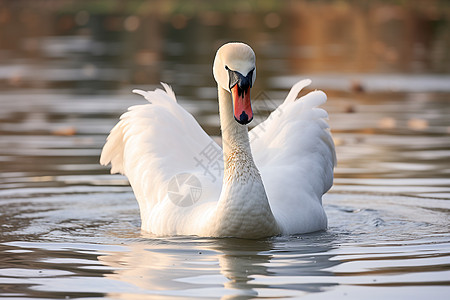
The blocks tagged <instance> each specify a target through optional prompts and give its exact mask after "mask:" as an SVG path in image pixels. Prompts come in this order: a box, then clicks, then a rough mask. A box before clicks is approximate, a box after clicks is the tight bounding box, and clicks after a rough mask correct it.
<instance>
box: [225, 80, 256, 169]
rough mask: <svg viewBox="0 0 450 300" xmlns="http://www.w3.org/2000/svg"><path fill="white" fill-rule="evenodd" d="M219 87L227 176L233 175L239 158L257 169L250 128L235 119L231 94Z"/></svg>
mask: <svg viewBox="0 0 450 300" xmlns="http://www.w3.org/2000/svg"><path fill="white" fill-rule="evenodd" d="M218 89H219V91H218V92H219V113H220V127H221V131H222V145H223V160H224V163H225V177H226V176H227V175H231V174H229V171H232V170H231V169H234V168H233V165H234V163H235V162H237V161H239V160H245V161H246V165H247V166H248V167H254V169H255V170H257V169H256V165H255V163H254V161H253V156H252V153H251V149H250V140H249V137H248V128H247V126H246V125H241V124H239V123H238V122H236V120H235V119H234V114H233V103H232V99H231V94H230V93H229V92H228V91H226V90H224V89H223V88H221V87H219V88H218ZM227 171H228V172H227Z"/></svg>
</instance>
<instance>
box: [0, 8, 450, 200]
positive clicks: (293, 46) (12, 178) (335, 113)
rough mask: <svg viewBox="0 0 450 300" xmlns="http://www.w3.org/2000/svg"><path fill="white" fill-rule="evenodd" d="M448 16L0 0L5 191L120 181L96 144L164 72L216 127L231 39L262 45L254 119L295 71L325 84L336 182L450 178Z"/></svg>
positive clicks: (0, 164)
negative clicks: (219, 75)
mask: <svg viewBox="0 0 450 300" xmlns="http://www.w3.org/2000/svg"><path fill="white" fill-rule="evenodd" d="M449 20H450V3H449V2H448V1H444V0H441V1H439V0H426V1H425V0H424V1H420V0H416V1H401V0H384V1H382V0H374V1H351V0H335V1H332V0H327V1H325V0H323V1H306V0H305V1H294V0H293V1H275V0H263V1H256V0H247V1H244V0H239V1H234V0H233V1H200V0H197V1H181V0H150V1H142V0H127V1H125V0H89V1H83V0H14V1H9V0H0V91H1V92H0V106H1V109H0V169H1V171H2V172H1V173H2V174H1V175H0V189H11V188H28V187H42V186H45V187H60V186H72V185H75V186H78V185H87V186H92V185H101V184H106V185H110V184H113V185H114V184H119V185H126V181H125V180H123V179H117V180H118V181H113V179H110V178H115V177H101V175H105V176H108V175H106V174H107V173H108V169H107V168H104V167H101V166H99V165H98V157H99V154H100V150H101V147H102V146H103V143H104V141H105V138H106V135H107V134H108V132H109V130H110V129H111V128H112V126H113V125H114V124H115V123H116V122H117V120H118V117H119V116H120V114H121V113H122V112H124V111H125V110H126V108H127V107H129V106H131V105H133V104H140V103H144V102H143V100H142V99H141V97H140V96H136V95H133V94H131V90H132V89H134V88H142V89H154V88H156V87H158V86H159V82H160V81H163V82H167V83H169V84H170V85H172V87H173V89H174V90H175V93H176V94H177V97H178V99H180V103H181V104H182V105H183V106H184V107H185V108H186V109H188V110H189V111H190V112H191V113H193V115H194V116H195V117H196V118H197V120H198V121H199V122H200V124H201V125H202V126H203V127H204V128H205V130H206V131H207V132H208V133H209V134H211V135H213V136H216V137H218V136H220V129H219V117H218V108H217V100H216V99H217V90H216V83H215V81H214V79H213V76H212V62H213V59H214V55H215V52H216V50H217V48H218V47H220V46H221V45H222V44H224V43H225V42H228V41H243V42H246V43H248V44H249V45H251V46H252V47H253V49H254V50H255V52H256V55H257V81H256V85H255V87H254V88H253V91H252V93H253V94H252V98H253V99H254V109H255V110H256V112H255V121H254V122H252V126H254V125H255V124H257V123H258V122H260V121H262V120H263V119H264V118H265V116H267V115H268V113H269V112H270V111H271V110H273V109H274V108H275V107H276V106H277V105H278V104H279V103H281V101H282V99H284V97H285V96H286V94H287V92H288V90H289V89H290V87H291V86H292V85H293V84H294V83H295V82H296V81H298V80H300V79H303V78H311V79H312V80H313V84H312V86H311V87H310V90H311V89H322V90H324V91H325V92H326V93H327V95H328V97H329V101H328V103H327V104H326V107H325V108H326V109H327V110H328V111H329V112H330V124H331V128H332V132H333V136H334V139H335V142H336V145H337V152H338V160H339V165H338V168H337V169H336V181H335V187H334V188H333V191H335V192H340V191H341V190H340V189H343V190H344V191H348V190H349V189H363V190H364V189H372V187H371V186H373V185H374V186H376V189H378V190H381V191H386V190H388V189H389V188H388V187H387V185H389V184H390V183H391V182H390V181H389V180H391V179H392V178H397V179H401V180H404V179H406V178H407V179H408V180H409V181H407V182H406V183H405V181H403V184H406V185H416V184H417V181H412V179H414V178H418V179H423V178H427V179H433V180H431V181H424V180H420V183H421V184H425V185H426V186H427V187H430V186H431V187H435V186H439V187H441V186H443V185H444V186H445V185H446V184H447V183H446V182H444V183H442V179H443V178H448V176H449V168H450V167H449V159H448V158H449V157H450V154H449V153H450V150H449V149H450V141H449V138H448V136H449V134H450V118H449V117H448V116H449V115H450V111H449V105H448V101H449V96H450V73H449V72H450V51H449V49H450V24H449ZM357 178H370V179H373V180H380V179H381V180H382V181H371V182H364V183H361V184H356V186H353V184H354V183H356V182H357ZM440 180H441V181H440ZM349 185H352V186H350V187H349ZM362 186H364V188H362ZM406 189H408V188H406ZM421 192H423V191H421ZM427 192H432V193H438V195H435V194H433V195H434V196H439V197H441V196H442V197H444V196H445V197H447V196H448V195H447V194H446V192H445V193H444V192H442V190H441V189H437V190H436V189H430V190H427Z"/></svg>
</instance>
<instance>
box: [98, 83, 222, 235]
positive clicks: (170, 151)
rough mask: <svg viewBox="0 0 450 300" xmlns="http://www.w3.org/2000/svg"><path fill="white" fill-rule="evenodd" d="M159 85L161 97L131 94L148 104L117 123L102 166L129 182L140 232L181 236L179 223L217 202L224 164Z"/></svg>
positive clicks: (194, 123)
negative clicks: (138, 96) (200, 208)
mask: <svg viewBox="0 0 450 300" xmlns="http://www.w3.org/2000/svg"><path fill="white" fill-rule="evenodd" d="M162 85H163V86H164V88H165V91H163V90H160V89H156V90H155V91H148V92H145V91H141V90H134V91H133V92H134V93H137V94H139V95H142V96H143V97H145V98H146V99H147V100H148V101H149V102H150V103H147V104H143V105H136V106H132V107H130V108H129V109H128V111H127V112H125V113H124V114H123V115H122V116H121V117H120V121H119V122H118V123H117V124H116V125H115V127H114V128H113V129H112V130H111V133H110V134H109V136H108V138H107V142H106V144H105V146H104V147H103V150H102V154H101V158H100V163H101V164H103V165H107V164H109V163H110V164H111V173H121V174H124V175H126V176H127V177H128V180H129V181H130V184H131V186H132V188H133V191H134V193H135V195H136V198H137V200H138V202H139V207H140V211H141V220H142V228H143V229H146V230H148V231H152V232H154V233H158V232H164V233H166V234H167V233H170V232H173V233H174V234H175V233H180V232H183V231H184V230H182V228H178V227H179V226H183V223H184V222H183V218H189V217H195V216H193V215H192V214H193V213H194V212H195V208H198V207H199V206H201V205H205V204H211V202H212V201H217V200H218V198H219V194H220V190H221V183H222V177H223V161H222V150H221V148H220V147H219V146H218V145H217V144H216V143H215V142H214V141H213V140H212V139H211V138H210V137H209V136H208V135H207V134H206V133H205V131H204V130H203V129H202V128H201V127H200V125H199V124H198V123H197V121H196V120H195V119H194V118H193V117H192V115H191V114H190V113H188V112H187V111H186V110H185V109H183V108H182V107H181V106H180V105H179V104H178V103H177V101H176V98H175V95H174V93H173V91H172V89H171V88H170V87H169V86H168V85H166V84H164V83H162ZM174 218H177V219H178V222H174V220H173V219H174ZM186 222H187V221H186ZM168 226H169V227H170V226H173V228H168ZM177 226H178V227H177ZM175 227H177V228H175ZM187 230H189V229H187Z"/></svg>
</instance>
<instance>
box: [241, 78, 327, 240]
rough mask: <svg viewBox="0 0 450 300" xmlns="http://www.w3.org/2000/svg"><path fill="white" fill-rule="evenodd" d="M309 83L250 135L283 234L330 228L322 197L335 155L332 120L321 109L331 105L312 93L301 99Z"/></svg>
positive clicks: (303, 83)
mask: <svg viewBox="0 0 450 300" xmlns="http://www.w3.org/2000/svg"><path fill="white" fill-rule="evenodd" d="M310 83H311V80H309V79H306V80H302V81H300V82H298V83H297V84H295V85H294V86H293V87H292V89H291V91H290V92H289V94H288V96H287V98H286V100H285V101H284V102H283V103H282V104H281V105H280V106H279V107H278V108H277V109H276V110H275V111H273V112H272V113H271V114H270V115H269V117H268V118H267V120H265V121H264V122H262V123H260V124H259V125H258V126H256V127H255V128H253V129H252V130H251V131H250V144H251V147H252V152H253V155H254V159H255V163H256V165H257V167H258V168H259V170H260V172H261V177H262V179H263V183H264V186H265V189H266V193H267V195H268V198H269V202H270V206H271V209H272V212H273V214H274V216H275V219H276V220H277V222H278V224H279V226H280V228H281V230H282V231H283V233H284V234H294V233H303V232H312V231H316V230H321V229H325V228H326V226H327V218H326V215H325V212H324V210H323V207H322V195H323V194H324V193H325V192H327V191H328V190H329V189H330V188H331V186H332V183H333V168H334V166H335V164H336V154H335V149H334V143H333V139H332V137H331V134H330V130H329V126H328V123H327V121H326V120H327V118H328V114H327V112H326V111H325V110H323V109H322V108H319V107H318V106H320V105H322V104H324V103H325V102H326V99H327V97H326V95H325V93H323V92H322V91H313V92H310V93H309V94H307V95H305V96H303V97H301V98H299V99H297V95H298V93H299V92H300V91H301V90H302V89H303V88H304V87H306V86H307V85H309V84H310Z"/></svg>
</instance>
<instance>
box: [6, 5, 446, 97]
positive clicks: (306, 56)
mask: <svg viewBox="0 0 450 300" xmlns="http://www.w3.org/2000/svg"><path fill="white" fill-rule="evenodd" d="M449 6H450V5H449V3H448V1H438V0H426V1H420V0H416V1H400V0H384V1H380V0H379V1H377V0H375V1H349V0H347V1H345V0H336V1H275V0H273V1H271V0H264V1H256V0H248V1H200V0H197V1H181V0H164V1H163V0H150V1H142V0H129V1H125V0H89V1H84V0H28V1H27V0H15V1H7V0H2V1H0V66H1V68H0V87H1V88H2V90H14V89H30V88H33V89H67V90H68V91H70V92H72V93H88V94H92V93H111V92H112V91H114V90H117V89H121V88H124V87H125V88H128V86H129V85H132V86H136V85H142V84H144V85H149V84H157V83H159V82H160V81H165V82H169V83H171V84H172V85H174V87H175V88H176V90H177V91H178V92H179V93H180V92H181V93H183V94H184V93H186V94H187V95H189V90H191V91H195V89H196V87H199V86H205V85H207V86H214V81H213V79H212V78H211V64H212V60H213V58H214V54H215V51H216V50H217V48H218V47H219V46H220V45H222V44H223V43H225V42H227V41H245V42H246V43H248V44H250V45H251V46H252V47H253V48H254V50H255V52H256V54H257V57H258V84H259V87H260V89H263V88H266V87H267V86H269V88H271V87H272V86H273V85H274V83H273V82H271V81H270V79H271V78H272V77H273V76H277V75H280V74H283V75H299V74H304V75H308V76H313V75H318V74H321V75H323V74H327V75H330V76H331V75H333V77H335V80H336V83H345V84H344V85H343V86H338V85H337V84H335V85H333V88H335V89H338V90H343V91H348V90H349V89H350V88H352V87H353V88H356V89H358V88H361V89H363V88H364V85H362V86H360V87H357V85H358V83H359V82H358V80H361V78H359V77H358V76H359V75H363V74H398V73H401V74H418V75H419V74H448V73H449V70H450V61H449V59H450V58H449V56H450V54H449V51H448V49H449V43H450V26H449V14H450V12H449V10H450V8H449ZM343 77H344V78H351V79H352V80H354V82H353V85H352V84H351V83H350V84H349V83H348V82H344V81H340V80H341V79H342V78H343ZM363 78H365V77H363ZM446 79H448V78H446ZM447 83H448V82H447ZM399 84H400V83H399ZM329 85H332V83H331V82H330V83H329ZM400 85H401V84H400ZM446 85H447V87H442V88H443V89H445V90H446V91H447V90H449V89H450V88H449V87H448V85H449V84H446ZM390 86H391V87H393V86H394V84H392V85H390ZM188 87H189V89H187V88H188ZM369 87H373V86H368V88H369ZM373 88H376V87H373ZM398 88H399V89H406V87H404V86H399V87H398ZM192 95H194V94H192Z"/></svg>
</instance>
